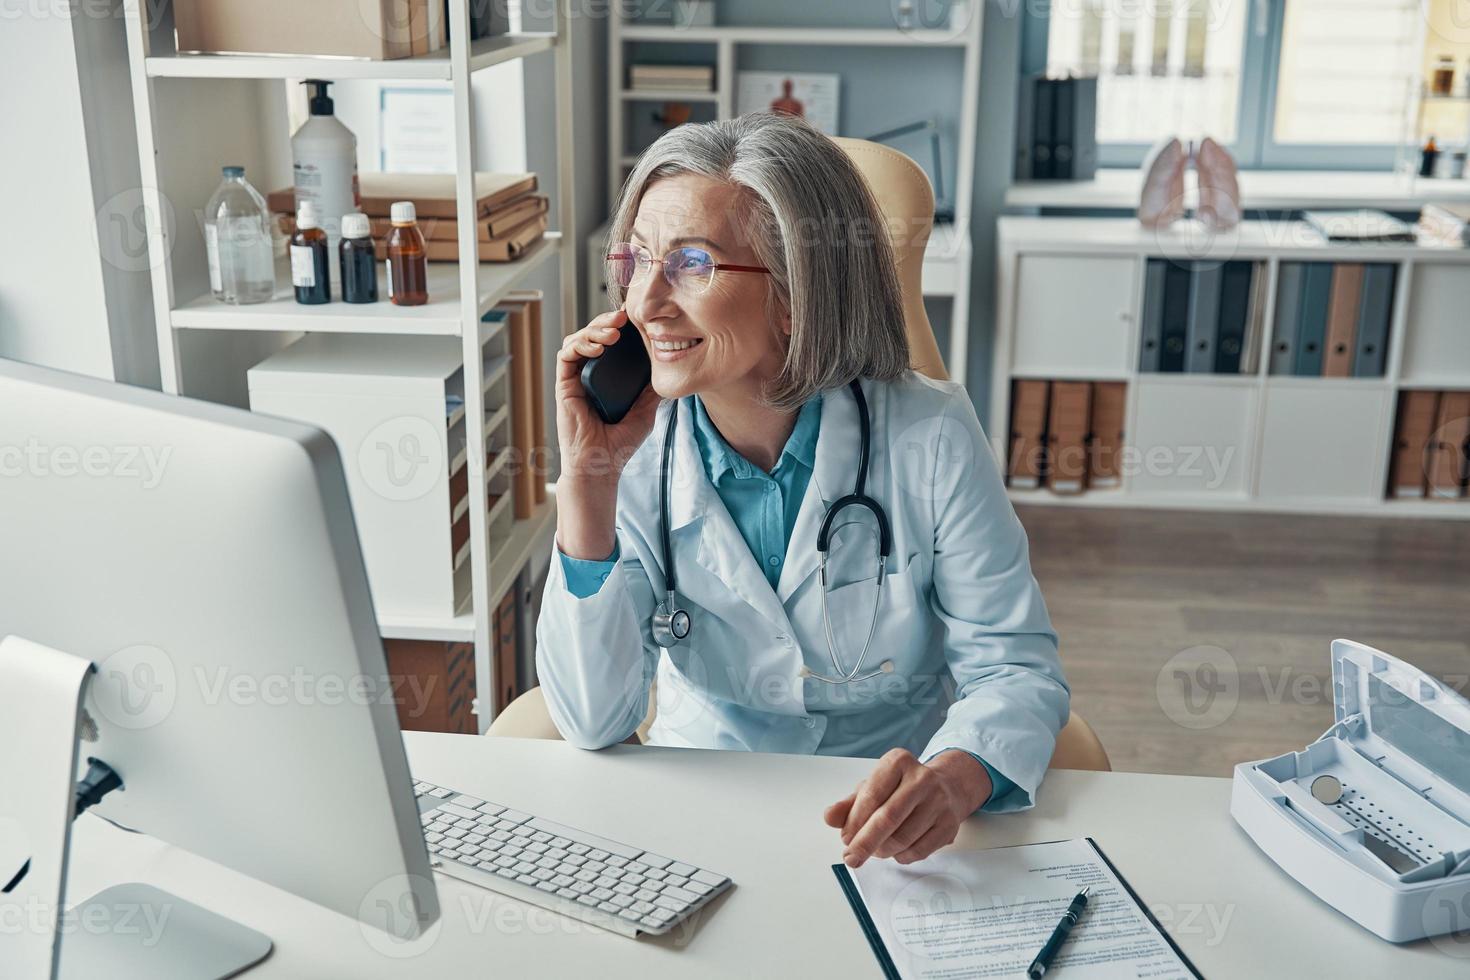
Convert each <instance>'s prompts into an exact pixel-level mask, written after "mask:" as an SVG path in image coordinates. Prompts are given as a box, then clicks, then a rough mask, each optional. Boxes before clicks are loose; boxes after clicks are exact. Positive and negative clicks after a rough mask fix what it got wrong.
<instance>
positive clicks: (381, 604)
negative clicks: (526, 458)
mask: <svg viewBox="0 0 1470 980" xmlns="http://www.w3.org/2000/svg"><path fill="white" fill-rule="evenodd" d="M481 329H482V331H483V333H484V336H483V338H482V347H481V350H482V353H483V357H484V361H483V367H484V378H485V381H484V389H485V411H486V415H487V419H488V421H489V422H490V423H492V425H491V426H487V445H488V446H489V447H490V448H491V449H492V450H494V449H495V448H497V441H498V444H499V445H504V444H505V441H506V440H505V438H504V436H503V433H502V434H500V435H497V433H501V432H502V430H503V428H504V425H503V421H504V419H505V416H506V413H505V412H504V411H503V408H504V393H505V391H506V385H505V384H504V380H505V373H506V369H507V367H508V365H509V360H510V359H509V357H508V356H506V354H505V353H504V342H505V339H504V336H503V333H504V331H503V329H502V327H501V326H500V324H496V325H494V326H493V327H492V326H489V325H486V326H482V328H481ZM462 350H463V348H462V346H461V344H460V341H459V339H458V338H455V337H442V338H440V337H401V336H376V335H365V334H310V335H308V336H306V337H303V338H302V339H301V340H298V341H297V342H296V343H294V344H292V345H291V346H289V347H287V348H285V349H284V350H281V351H280V352H278V353H276V354H274V355H272V356H271V357H269V358H267V359H266V360H264V361H262V362H261V363H259V364H257V365H256V366H255V367H253V368H251V369H250V371H249V373H248V378H249V385H250V407H251V408H252V409H253V410H254V411H257V412H263V413H266V414H269V415H277V416H281V417H284V418H290V419H295V420H297V421H301V422H306V423H308V424H310V425H314V426H317V427H318V428H320V429H323V430H324V431H326V432H327V433H328V434H329V435H330V436H331V437H332V439H333V440H334V441H335V442H336V443H337V448H338V451H339V452H340V453H341V456H342V464H343V468H344V470H345V471H346V476H347V488H348V493H349V495H350V497H351V499H352V511H353V518H354V520H355V522H356V524H357V533H358V537H359V539H360V540H361V542H362V551H363V559H364V561H365V563H366V565H367V573H368V581H369V584H370V585H371V586H372V592H373V604H374V606H375V607H376V608H377V611H378V616H379V618H380V620H381V619H440V620H443V619H448V618H452V617H454V616H455V615H456V614H457V612H458V611H459V610H460V609H461V608H463V607H464V606H465V605H466V603H467V600H468V597H469V592H470V564H469V554H470V541H469V536H470V520H469V513H468V507H469V494H468V478H469V473H470V472H471V468H470V466H469V465H468V463H469V449H468V447H467V445H466V431H467V426H466V424H465V399H464V394H465V393H464V371H463V367H462V360H461V354H462ZM497 399H498V400H497ZM507 455H508V454H505V453H500V452H496V453H494V454H493V455H491V456H490V458H489V459H488V460H487V464H486V469H485V470H484V471H483V472H484V473H485V474H486V479H487V480H488V481H489V482H488V485H487V486H488V491H489V498H488V499H489V504H488V518H489V519H488V521H487V524H488V526H489V529H490V535H491V538H492V539H494V538H495V537H497V536H503V535H504V534H505V533H506V531H507V530H508V524H509V521H510V520H511V517H510V508H509V506H508V504H509V502H510V494H509V492H508V489H509V488H508V485H507V477H506V476H505V470H504V465H503V463H504V460H505V458H506V457H507Z"/></svg>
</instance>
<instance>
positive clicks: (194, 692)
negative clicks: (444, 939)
mask: <svg viewBox="0 0 1470 980" xmlns="http://www.w3.org/2000/svg"><path fill="white" fill-rule="evenodd" d="M10 634H14V635H16V636H20V637H24V638H25V639H27V640H30V641H34V642H36V643H39V644H43V645H45V646H47V647H52V648H54V649H56V650H59V651H64V652H67V653H71V654H74V655H77V656H80V657H83V658H86V659H89V660H91V661H93V662H94V663H95V665H96V668H97V673H96V675H95V677H94V679H93V681H92V683H91V685H90V693H89V696H88V698H87V700H86V701H85V702H84V707H85V710H86V717H84V719H83V722H82V726H81V727H82V732H83V735H82V737H83V739H84V744H83V745H82V747H81V752H80V758H81V759H83V760H84V759H85V758H87V757H95V758H98V759H101V760H103V761H104V762H106V763H107V764H108V765H110V766H112V767H113V769H115V770H116V772H117V773H118V774H119V775H120V776H121V777H122V779H123V783H124V786H123V789H122V790H120V791H118V792H114V793H112V794H111V795H109V796H107V797H106V798H105V799H103V800H102V802H101V803H99V804H98V805H97V806H96V807H95V809H94V810H93V811H91V812H93V813H96V814H98V815H100V816H103V817H106V818H108V819H110V820H112V821H114V822H116V823H118V824H121V825H123V826H125V827H128V828H132V829H136V830H139V831H141V832H144V833H147V834H150V835H152V836H154V837H156V838H158V839H160V840H163V841H166V842H168V843H170V844H174V845H177V846H179V847H182V848H185V849H187V850H189V851H192V852H194V853H195V854H198V855H201V856H203V857H205V858H208V859H211V860H214V861H217V862H219V863H220V864H223V865H226V866H228V867H230V868H233V869H235V870H237V871H240V872H242V873H244V874H246V875H249V876H251V877H253V878H256V879H259V880H260V881H263V882H267V883H269V884H271V885H274V886H276V887H279V888H282V889H284V890H286V891H288V892H291V893H294V894H296V895H299V896H301V897H302V898H305V899H309V900H310V901H312V902H315V903H318V904H320V905H323V906H326V907H327V908H330V909H334V910H336V911H338V912H341V913H342V914H344V915H347V916H351V917H353V918H355V919H358V920H360V921H363V922H365V923H368V924H370V925H372V926H375V927H377V928H380V929H383V930H386V931H387V932H389V933H392V934H393V935H394V936H398V937H400V938H412V937H414V936H416V935H419V934H420V933H422V932H423V931H424V930H425V929H426V928H427V927H428V926H429V925H431V924H432V923H433V922H434V921H435V920H436V919H437V918H438V914H439V909H438V900H437V897H436V895H435V891H434V889H433V886H432V877H431V874H430V868H429V859H428V853H427V850H426V848H425V845H424V840H423V833H422V829H421V826H420V822H419V814H418V807H417V805H416V803H415V799H414V792H413V782H412V779H411V777H410V775H409V769H408V761H407V758H406V755H405V753H404V748H403V740H402V736H401V734H400V731H399V725H398V716H397V712H396V709H395V705H394V702H393V693H392V688H391V686H390V685H389V681H388V671H387V666H386V663H385V660H384V655H383V647H382V642H381V640H380V639H379V635H378V628H377V620H376V617H375V616H374V613H373V603H372V598H371V595H370V594H369V591H368V580H367V575H366V572H365V571H364V567H363V561H362V555H361V551H360V549H359V545H358V539H357V533H356V529H355V527H354V524H353V519H352V510H351V507H350V505H349V502H348V496H347V484H346V481H345V479H344V476H343V471H342V463H341V461H340V458H339V456H338V452H337V447H336V445H335V444H334V443H333V442H332V440H331V439H330V438H329V437H328V436H327V435H326V434H325V433H323V432H321V431H320V430H317V429H314V428H311V427H309V426H305V425H300V424H297V423H293V422H288V421H284V420H280V419H275V418H269V417H266V416H262V415H256V414H252V413H250V412H247V411H243V410H240V409H235V408H230V407H225V406H221V405H216V404H212V403H208V402H202V401H196V400H191V399H188V398H182V397H175V396H170V395H164V394H160V393H158V392H154V391H149V390H145V389H141V388H134V387H127V386H124V385H118V384H110V383H107V382H103V381H98V380H95V379H91V378H85V377H81V376H78V375H73V374H67V373H62V372H58V371H52V370H47V369H43V368H39V367H34V366H30V365H24V364H20V363H17V362H15V361H7V360H4V359H0V637H4V636H6V635H10ZM83 765H84V766H85V763H84V762H83ZM82 819H89V818H87V817H83V818H82ZM424 883H429V884H428V886H427V887H423V885H424ZM201 904H204V905H206V906H207V901H205V902H203V903H201ZM405 913H406V914H405ZM66 948H67V947H66V943H65V942H64V943H63V944H62V959H63V960H65V958H66V954H65V950H66Z"/></svg>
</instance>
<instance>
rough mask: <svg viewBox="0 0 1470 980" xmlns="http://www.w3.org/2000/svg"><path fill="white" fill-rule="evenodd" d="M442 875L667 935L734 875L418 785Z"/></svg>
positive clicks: (575, 914)
mask: <svg viewBox="0 0 1470 980" xmlns="http://www.w3.org/2000/svg"><path fill="white" fill-rule="evenodd" d="M413 788H414V793H415V794H416V795H417V796H418V801H419V815H420V817H421V819H422V821H423V826H424V842H425V843H426V844H428V846H429V861H430V863H431V864H432V865H433V867H434V870H435V871H438V872H440V873H442V874H445V875H448V876H449V877H451V878H458V879H459V880H460V881H465V882H469V883H470V884H472V885H479V886H481V887H482V888H488V889H490V890H491V891H496V892H499V893H501V894H502V895H508V896H510V897H511V898H518V899H520V900H521V901H524V902H530V903H531V904H532V905H539V906H541V907H542V908H544V909H550V910H551V911H553V912H558V913H560V914H562V915H567V916H571V917H572V918H575V919H580V920H582V921H583V922H589V923H591V924H592V925H595V926H600V927H601V928H603V929H608V930H610V931H612V932H616V933H618V934H620V935H623V936H628V937H629V938H635V937H637V936H638V934H639V933H649V934H651V935H655V936H661V935H663V934H664V933H666V932H668V931H669V930H670V929H672V928H674V926H676V925H678V924H679V923H680V922H682V921H684V920H685V919H687V918H689V917H690V916H691V915H693V914H694V913H695V912H697V911H699V909H700V908H702V907H703V906H705V905H706V904H708V903H709V902H711V901H713V899H714V897H715V896H716V895H719V894H720V893H721V892H723V891H725V890H726V889H728V888H729V887H730V885H731V882H730V879H729V878H727V877H725V876H724V875H722V874H716V873H714V872H712V871H707V870H705V869H703V868H696V867H694V866H693V865H691V864H685V863H683V862H681V861H674V860H672V859H670V858H666V857H663V856H662V855H659V854H655V853H653V852H652V851H645V850H643V849H642V848H639V847H633V846H631V845H628V844H620V843H618V842H617V841H611V840H607V839H606V838H603V837H598V836H597V835H595V834H589V833H587V832H586V831H582V830H576V829H574V828H572V827H564V826H562V825H561V824H557V823H552V822H551V821H550V820H543V819H542V818H540V817H533V816H532V815H531V814H529V813H521V812H520V811H518V810H510V809H507V808H505V807H503V806H501V805H500V804H498V803H490V802H487V801H486V800H479V799H476V798H474V797H473V796H466V795H465V794H463V793H459V792H457V791H455V790H452V789H446V788H445V787H443V786H436V785H434V784H433V783H426V782H423V781H418V782H415V783H414V787H413Z"/></svg>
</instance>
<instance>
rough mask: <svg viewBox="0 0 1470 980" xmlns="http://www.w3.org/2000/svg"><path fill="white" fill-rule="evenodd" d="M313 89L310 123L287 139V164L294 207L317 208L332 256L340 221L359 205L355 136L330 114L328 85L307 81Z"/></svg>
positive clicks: (306, 83) (316, 79) (304, 83)
mask: <svg viewBox="0 0 1470 980" xmlns="http://www.w3.org/2000/svg"><path fill="white" fill-rule="evenodd" d="M302 84H303V85H309V86H311V118H310V119H308V120H307V121H306V122H304V123H302V124H301V128H300V129H298V130H296V134H295V135H294V136H292V137H291V161H292V171H293V173H294V178H295V179H294V183H295V190H296V206H297V207H300V206H301V204H302V202H304V201H310V202H312V203H313V204H315V205H316V210H317V217H318V219H319V220H320V221H321V226H322V230H323V231H325V232H326V233H327V244H328V247H329V248H330V249H331V250H332V251H334V252H335V251H336V249H337V243H338V241H340V240H341V237H342V216H343V215H344V214H351V213H352V212H353V211H356V210H357V209H358V205H359V204H360V203H361V198H362V195H361V192H360V191H359V190H358V186H357V137H355V136H353V135H352V130H350V129H348V128H347V127H346V126H344V125H343V124H342V121H341V120H340V119H338V118H337V117H336V116H335V115H334V114H333V105H332V99H331V96H329V95H328V94H327V86H328V85H330V84H332V83H331V82H328V81H324V80H322V79H319V78H308V79H307V80H306V81H304V82H302Z"/></svg>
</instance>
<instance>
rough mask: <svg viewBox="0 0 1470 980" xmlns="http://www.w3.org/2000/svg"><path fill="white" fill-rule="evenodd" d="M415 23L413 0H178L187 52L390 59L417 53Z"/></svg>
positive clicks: (179, 31)
mask: <svg viewBox="0 0 1470 980" xmlns="http://www.w3.org/2000/svg"><path fill="white" fill-rule="evenodd" d="M413 26H414V22H413V21H412V19H411V18H410V0H309V2H307V3H302V2H300V0H249V2H248V3H247V2H242V0H174V28H175V31H176V38H177V44H178V49H179V51H181V52H198V53H210V54H285V55H329V56H333V57H344V58H362V59H367V60H375V61H386V60H391V59H394V58H407V57H409V56H410V55H412V54H413V53H414V51H415V44H414V37H413ZM418 26H419V30H420V31H421V32H422V31H424V30H427V28H428V24H427V22H426V21H424V22H421V23H419V25H418ZM420 43H421V44H422V43H424V39H422V38H421V39H420Z"/></svg>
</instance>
